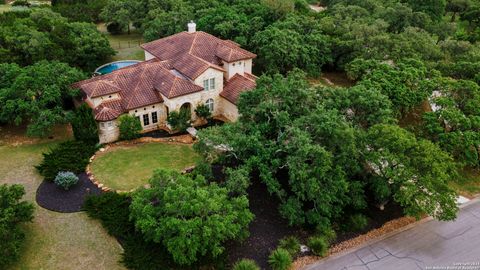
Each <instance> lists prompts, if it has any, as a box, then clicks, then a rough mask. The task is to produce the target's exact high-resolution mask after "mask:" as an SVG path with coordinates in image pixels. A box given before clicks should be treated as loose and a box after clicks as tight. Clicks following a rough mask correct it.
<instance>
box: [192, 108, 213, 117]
mask: <svg viewBox="0 0 480 270" xmlns="http://www.w3.org/2000/svg"><path fill="white" fill-rule="evenodd" d="M195 113H196V114H197V116H198V117H200V118H203V119H209V118H210V117H211V116H212V112H211V111H210V109H209V108H208V106H207V105H205V104H199V105H198V106H197V107H196V108H195Z"/></svg>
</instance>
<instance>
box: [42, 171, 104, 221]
mask: <svg viewBox="0 0 480 270" xmlns="http://www.w3.org/2000/svg"><path fill="white" fill-rule="evenodd" d="M78 178H79V181H78V183H77V184H76V185H75V186H73V187H71V188H70V189H69V190H64V189H62V188H60V187H58V186H57V185H55V183H53V182H50V181H43V182H42V183H41V184H40V186H39V187H38V189H37V195H36V200H37V203H38V205H40V206H41V207H43V208H45V209H48V210H51V211H55V212H60V213H73V212H79V211H81V209H82V205H83V201H84V199H85V197H86V196H87V195H90V194H95V195H99V194H101V193H102V190H101V189H99V188H98V187H97V186H95V185H94V184H93V183H92V182H91V181H90V179H88V176H87V175H86V174H85V173H81V174H79V175H78Z"/></svg>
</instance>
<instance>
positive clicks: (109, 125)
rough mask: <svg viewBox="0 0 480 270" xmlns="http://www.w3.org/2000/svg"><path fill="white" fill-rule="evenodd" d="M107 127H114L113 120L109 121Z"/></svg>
mask: <svg viewBox="0 0 480 270" xmlns="http://www.w3.org/2000/svg"><path fill="white" fill-rule="evenodd" d="M107 129H109V130H110V129H113V121H109V122H107Z"/></svg>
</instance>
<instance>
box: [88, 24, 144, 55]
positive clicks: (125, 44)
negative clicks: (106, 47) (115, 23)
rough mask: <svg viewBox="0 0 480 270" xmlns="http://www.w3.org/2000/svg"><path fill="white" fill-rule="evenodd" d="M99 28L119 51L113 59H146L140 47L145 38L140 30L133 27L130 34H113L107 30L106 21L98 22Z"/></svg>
mask: <svg viewBox="0 0 480 270" xmlns="http://www.w3.org/2000/svg"><path fill="white" fill-rule="evenodd" d="M97 28H98V30H99V31H100V32H102V33H104V34H105V35H106V36H107V38H108V41H109V42H110V46H112V48H113V49H114V50H115V51H116V52H117V54H116V55H115V56H113V57H112V59H111V60H112V61H119V60H142V61H143V60H145V55H144V52H143V49H142V48H140V45H141V44H143V43H144V40H143V36H142V34H141V33H140V32H139V31H137V30H136V29H133V30H132V31H131V33H130V34H120V35H112V34H110V33H109V32H108V31H107V29H106V27H105V24H104V23H100V24H98V25H97Z"/></svg>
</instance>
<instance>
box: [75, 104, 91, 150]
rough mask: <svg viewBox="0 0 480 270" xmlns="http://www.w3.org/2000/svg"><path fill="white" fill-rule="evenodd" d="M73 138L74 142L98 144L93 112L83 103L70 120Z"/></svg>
mask: <svg viewBox="0 0 480 270" xmlns="http://www.w3.org/2000/svg"><path fill="white" fill-rule="evenodd" d="M70 124H71V125H72V130H73V136H74V137H75V140H77V141H82V142H85V143H89V144H97V143H98V126H97V122H96V121H95V118H94V115H93V110H92V109H91V108H90V107H89V106H88V105H87V104H86V103H83V104H82V105H81V106H80V107H78V108H77V109H76V110H75V112H74V113H73V114H72V116H71V118H70Z"/></svg>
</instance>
